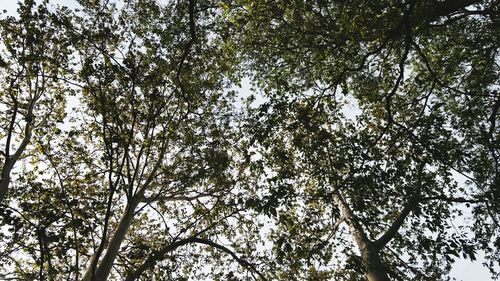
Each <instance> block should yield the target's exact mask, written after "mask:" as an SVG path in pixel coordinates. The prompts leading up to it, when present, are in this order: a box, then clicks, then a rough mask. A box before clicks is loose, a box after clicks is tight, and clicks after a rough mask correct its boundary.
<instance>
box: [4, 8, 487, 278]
mask: <svg viewBox="0 0 500 281" xmlns="http://www.w3.org/2000/svg"><path fill="white" fill-rule="evenodd" d="M18 2H19V1H18V0H0V10H7V13H8V14H9V15H12V14H15V13H16V9H17V3H18ZM49 3H50V4H51V5H65V6H69V7H75V6H77V3H76V1H75V0H49ZM242 90H243V91H249V89H248V88H247V89H245V88H243V89H242ZM477 257H478V260H477V261H475V262H471V261H468V260H458V261H457V262H456V263H455V266H454V267H453V269H452V277H455V278H456V279H457V280H462V281H488V280H491V275H490V273H489V271H488V269H487V268H485V267H483V266H482V265H481V261H482V259H481V255H479V253H478V255H477Z"/></svg>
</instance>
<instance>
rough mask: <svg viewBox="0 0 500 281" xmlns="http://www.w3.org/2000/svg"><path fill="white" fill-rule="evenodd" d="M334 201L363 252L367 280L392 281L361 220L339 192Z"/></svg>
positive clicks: (336, 193)
mask: <svg viewBox="0 0 500 281" xmlns="http://www.w3.org/2000/svg"><path fill="white" fill-rule="evenodd" d="M333 199H334V201H335V203H337V205H338V207H339V208H340V213H341V216H342V217H343V218H344V220H345V222H346V223H347V225H348V226H349V230H350V232H351V234H352V237H353V240H354V243H356V246H358V249H359V251H360V252H361V258H362V261H363V270H364V272H365V275H366V278H368V280H369V281H390V279H389V276H388V275H387V270H386V268H385V266H384V265H383V263H382V261H381V260H380V255H379V250H378V249H377V248H376V247H375V245H374V243H373V242H372V241H370V239H369V238H368V236H367V235H366V233H365V232H364V230H363V228H362V227H361V225H360V223H359V219H358V218H357V217H356V215H355V214H354V213H353V212H352V211H351V209H350V208H349V206H348V205H347V203H346V202H345V201H344V198H343V197H342V195H341V194H340V192H339V191H337V192H335V194H334V195H333Z"/></svg>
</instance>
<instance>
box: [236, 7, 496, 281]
mask: <svg viewBox="0 0 500 281" xmlns="http://www.w3.org/2000/svg"><path fill="white" fill-rule="evenodd" d="M231 5H232V6H231V7H230V8H228V9H227V10H228V16H227V18H228V20H230V21H232V22H233V24H234V25H235V26H236V28H238V29H240V32H239V34H242V36H239V39H237V40H238V42H239V44H240V45H241V46H248V48H246V49H245V50H244V51H242V52H243V53H244V56H245V57H246V59H247V60H248V61H250V62H251V69H252V70H253V73H254V74H255V76H254V77H255V83H256V87H260V88H262V89H263V92H262V95H263V97H264V99H267V102H265V103H264V104H263V105H261V106H260V107H258V108H256V109H254V110H253V113H251V114H250V115H249V117H248V125H247V126H248V132H249V133H250V134H252V135H253V138H251V141H250V142H249V144H248V145H249V146H251V147H254V149H256V150H257V151H258V153H260V154H261V155H262V157H263V159H262V160H261V161H262V164H260V166H261V168H262V169H258V172H257V175H256V177H257V178H258V177H259V175H260V174H262V173H263V172H265V171H266V169H267V170H269V169H270V167H272V171H271V172H268V175H269V176H268V183H267V191H264V192H261V194H260V196H259V200H260V201H261V204H258V205H257V207H256V209H257V210H264V211H265V212H270V213H271V214H272V215H273V216H274V217H276V219H277V220H278V221H279V222H280V224H279V225H280V226H279V230H278V231H277V232H276V235H275V236H274V237H273V238H274V242H275V248H274V250H275V252H276V256H277V261H278V264H280V265H285V266H284V267H283V272H282V273H278V274H282V276H287V277H284V278H290V277H291V276H302V277H296V278H297V279H305V278H306V277H307V274H306V272H307V269H308V268H310V267H311V266H314V265H316V267H315V268H316V269H315V270H314V271H313V272H311V273H310V274H317V269H325V271H324V272H323V273H324V274H325V275H326V276H330V277H325V278H333V276H336V277H335V278H337V279H356V280H357V279H360V278H361V277H359V278H358V277H355V276H356V275H358V274H361V273H364V275H365V276H366V278H367V279H368V280H389V279H400V280H407V279H412V278H413V279H422V280H427V279H445V278H446V274H447V272H448V271H449V269H450V264H451V263H452V262H453V260H454V257H453V256H456V257H459V256H462V255H463V256H464V257H468V258H470V259H471V260H475V253H476V251H479V250H482V251H485V252H486V253H487V256H488V259H489V261H490V262H489V267H490V269H492V270H493V268H494V267H495V265H496V266H498V263H497V261H498V257H499V252H498V246H499V244H498V243H499V237H498V226H499V224H498V214H499V212H498V210H499V209H498V208H499V198H498V194H499V189H498V188H499V184H498V183H499V172H498V164H499V158H498V148H499V147H498V143H499V141H498V140H499V139H498V138H499V132H500V131H499V130H498V127H497V126H496V120H497V119H498V114H499V113H498V108H499V104H500V99H499V98H500V96H499V92H498V82H499V81H498V77H499V75H498V74H499V64H498V58H499V56H498V49H499V48H498V46H499V37H498V26H499V25H498V20H499V11H498V1H441V2H433V1H406V2H397V1H378V2H376V3H374V2H371V3H366V2H364V1H363V2H362V1H359V2H357V1H354V2H352V1H351V2H345V1H260V2H258V3H257V2H255V1H232V3H231ZM479 46H480V47H479ZM349 106H350V107H351V108H355V110H357V112H354V113H353V112H352V110H351V112H349ZM459 175H461V176H459ZM458 177H465V178H467V181H466V183H465V184H463V183H458V182H457V178H458ZM463 206H467V207H469V206H470V208H472V212H473V216H474V221H475V222H474V223H473V224H470V225H467V224H466V223H465V222H464V221H461V223H462V224H463V225H460V226H459V228H458V229H454V224H456V223H457V221H456V220H452V219H450V218H455V217H462V216H463V212H464V209H465V208H467V207H463ZM343 227H345V229H344V228H343ZM346 231H347V232H348V234H349V236H351V238H352V241H353V243H354V246H355V248H356V250H353V247H352V246H351V243H350V242H349V240H346V234H345V233H346ZM339 232H340V233H339ZM304 233H307V234H308V235H307V236H305V235H304ZM325 245H328V247H327V249H322V248H324V247H325ZM358 253H359V254H358ZM332 257H333V258H332ZM331 262H334V263H336V265H338V266H336V267H335V269H334V270H331V268H330V267H328V266H325V264H330V263H331ZM318 266H319V267H318ZM300 274H305V275H300ZM277 276H279V275H277ZM349 276H350V277H349ZM277 278H278V277H277ZM316 278H317V277H316Z"/></svg>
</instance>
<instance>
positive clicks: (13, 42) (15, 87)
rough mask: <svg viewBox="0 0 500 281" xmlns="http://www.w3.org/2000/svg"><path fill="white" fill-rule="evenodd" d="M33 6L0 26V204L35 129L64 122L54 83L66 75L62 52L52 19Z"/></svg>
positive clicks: (61, 90)
mask: <svg viewBox="0 0 500 281" xmlns="http://www.w3.org/2000/svg"><path fill="white" fill-rule="evenodd" d="M33 6H34V1H27V2H26V3H25V5H24V6H20V8H19V18H14V17H7V18H5V19H3V20H2V21H1V26H0V27H1V32H2V34H1V36H2V45H1V46H0V48H1V49H0V50H1V56H0V71H1V74H2V75H1V79H2V81H1V85H2V88H1V92H0V95H1V96H0V103H1V107H2V109H3V111H4V113H3V114H2V115H3V116H2V119H1V120H2V121H1V128H2V132H1V135H0V138H1V139H2V141H3V143H2V144H3V145H2V150H1V157H2V158H1V178H0V204H1V203H2V202H3V200H4V198H5V196H6V194H7V192H8V189H9V185H10V182H11V173H12V170H13V168H14V166H15V165H16V163H17V162H18V161H19V159H20V158H22V157H23V156H24V155H25V150H26V148H27V147H28V144H29V143H30V141H31V138H32V135H33V131H34V130H36V128H40V127H44V126H49V125H50V124H52V123H54V122H56V121H58V120H61V119H62V118H63V114H64V113H63V109H64V99H65V92H64V88H63V87H62V86H61V81H59V80H58V77H60V76H61V74H64V72H65V71H66V70H67V63H68V59H67V55H68V49H67V46H65V45H64V44H63V41H64V34H61V33H60V30H59V28H58V26H57V23H54V22H53V21H52V20H51V18H50V17H51V14H50V13H49V12H48V11H47V10H46V9H44V8H43V7H41V8H40V9H37V10H36V11H35V10H34V7H33Z"/></svg>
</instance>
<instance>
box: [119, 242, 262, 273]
mask: <svg viewBox="0 0 500 281" xmlns="http://www.w3.org/2000/svg"><path fill="white" fill-rule="evenodd" d="M191 243H198V244H204V245H208V246H211V247H213V248H216V249H218V250H221V251H222V252H225V253H226V254H229V255H230V256H231V257H232V258H233V259H234V260H235V261H236V262H238V263H239V264H240V265H241V266H243V267H247V268H249V269H250V270H251V271H253V272H254V273H256V274H257V275H259V277H260V278H261V279H262V280H265V281H267V278H266V277H265V276H264V275H263V274H262V273H261V272H260V271H259V270H258V269H257V268H256V267H255V266H254V265H253V264H251V263H250V262H248V261H247V260H245V259H243V258H241V257H239V256H238V255H237V254H236V253H235V252H234V251H232V250H231V249H229V248H227V247H225V246H223V245H221V244H218V243H216V242H213V241H211V240H208V239H203V238H198V237H190V238H186V239H182V240H179V241H176V242H173V243H171V244H169V245H167V246H165V247H163V248H162V249H160V250H159V251H157V252H153V253H151V254H150V255H149V256H148V258H147V259H146V260H145V261H144V262H143V263H142V265H141V266H139V268H137V269H136V270H135V271H134V272H133V273H131V274H130V275H128V276H127V278H126V279H125V280H126V281H133V280H137V279H138V278H139V277H140V276H141V275H142V274H143V273H144V271H146V270H147V269H149V268H151V267H153V266H154V265H155V264H156V263H157V262H158V261H160V260H162V259H164V258H165V255H166V254H168V253H169V252H172V251H174V250H176V249H177V248H179V247H182V246H184V245H187V244H191Z"/></svg>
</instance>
